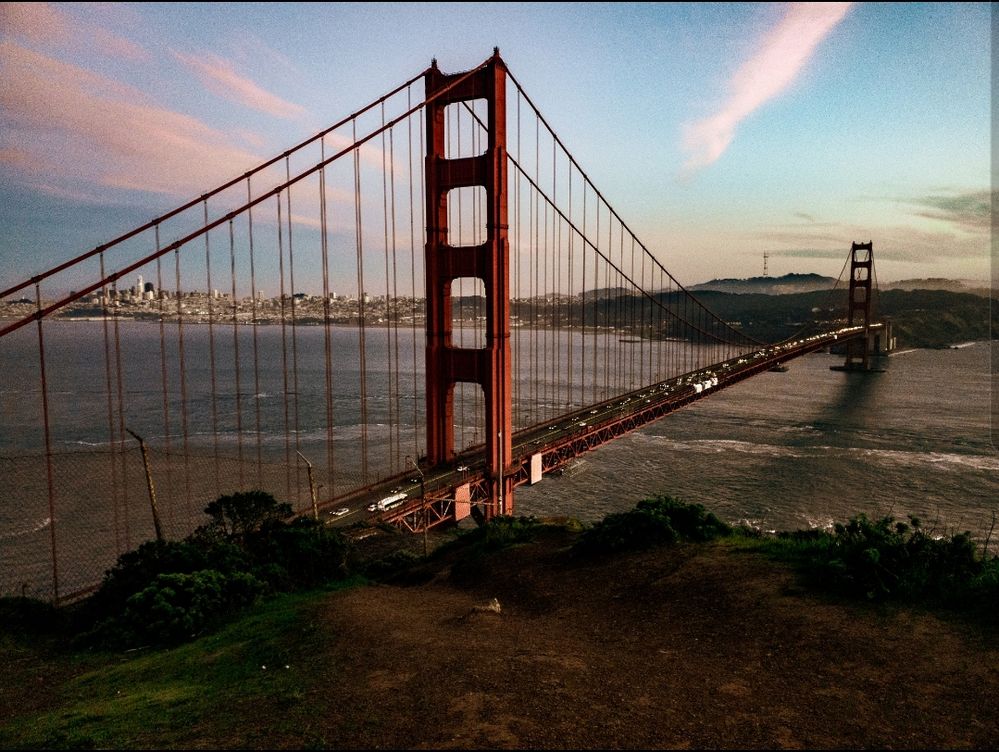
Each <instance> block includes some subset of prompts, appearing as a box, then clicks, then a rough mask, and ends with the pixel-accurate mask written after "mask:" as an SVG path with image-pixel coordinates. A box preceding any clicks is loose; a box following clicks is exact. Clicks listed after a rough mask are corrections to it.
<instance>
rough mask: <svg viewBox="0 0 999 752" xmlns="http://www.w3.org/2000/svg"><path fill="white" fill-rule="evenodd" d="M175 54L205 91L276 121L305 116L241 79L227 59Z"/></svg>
mask: <svg viewBox="0 0 999 752" xmlns="http://www.w3.org/2000/svg"><path fill="white" fill-rule="evenodd" d="M173 54H174V55H175V56H176V57H177V59H178V60H180V61H181V62H182V63H184V64H185V65H186V66H188V67H189V68H191V69H193V70H194V72H195V73H197V74H198V77H199V78H200V79H201V82H202V83H203V84H204V85H205V87H206V88H208V89H209V90H210V91H213V92H215V93H216V94H220V95H222V96H224V97H226V98H228V99H231V100H233V101H235V102H239V103H240V104H242V105H245V106H247V107H250V108H251V109H254V110H259V111H260V112H263V113H266V114H268V115H273V116H274V117H279V118H285V119H292V118H297V117H300V116H302V115H303V114H305V109H304V108H303V107H300V106H299V105H297V104H292V103H291V102H288V101H285V100H284V99H281V97H279V96H277V95H275V94H271V93H270V92H269V91H266V90H265V89H263V88H261V87H260V86H258V85H257V84H256V83H254V82H253V81H251V80H250V79H248V78H245V77H243V76H240V75H239V74H238V73H236V71H235V69H234V67H233V64H232V63H231V62H229V61H228V60H225V59H224V58H221V57H218V56H217V55H211V54H209V55H206V56H204V57H203V58H199V57H195V56H193V55H185V54H183V53H180V52H174V53H173Z"/></svg>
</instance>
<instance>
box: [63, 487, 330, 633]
mask: <svg viewBox="0 0 999 752" xmlns="http://www.w3.org/2000/svg"><path fill="white" fill-rule="evenodd" d="M205 511H206V513H207V514H209V515H210V516H211V517H212V521H211V522H210V523H209V524H207V525H203V526H202V527H199V528H198V529H197V530H196V531H195V532H194V533H193V534H191V535H190V536H188V537H187V538H186V539H184V540H183V541H150V542H148V543H143V544H142V545H141V546H139V547H138V548H137V549H135V550H134V551H129V552H128V553H125V554H122V555H121V556H120V557H119V558H118V561H117V563H116V564H115V566H114V567H112V568H111V569H110V570H108V572H107V573H106V574H105V576H104V580H103V582H102V583H101V586H100V588H99V589H98V590H97V592H96V593H95V594H94V595H93V596H92V597H91V598H89V599H87V601H85V602H84V603H83V604H82V605H81V607H80V608H78V609H76V610H75V631H76V632H77V633H80V634H81V637H80V638H79V642H81V643H82V644H86V645H94V644H98V645H103V646H106V647H117V646H122V645H130V644H136V643H143V644H145V643H150V644H152V643H155V644H167V643H171V642H176V641H177V640H180V639H186V637H185V636H190V635H191V634H196V633H200V632H202V631H204V630H206V629H209V628H212V627H213V626H215V625H216V624H217V623H219V621H220V620H221V619H222V618H223V617H225V616H228V615H231V614H235V613H237V612H238V611H239V610H240V609H242V608H243V607H245V606H246V605H248V604H249V603H252V602H253V600H254V599H255V598H256V597H257V596H258V595H260V594H261V593H262V592H264V590H265V589H270V590H274V591H281V590H294V589H299V588H307V587H314V586H316V585H320V584H322V583H325V582H327V581H330V580H335V579H343V578H344V577H346V576H348V574H349V572H348V568H347V553H348V546H347V542H346V540H345V539H344V538H343V536H341V535H340V534H339V533H338V532H335V531H334V530H332V529H329V528H326V527H324V526H323V525H321V524H320V523H318V522H316V521H314V520H312V519H297V520H293V521H292V522H290V523H289V522H285V521H284V520H283V517H284V516H285V515H287V514H290V512H291V507H290V506H289V505H287V504H278V503H277V501H275V500H274V498H273V497H272V496H271V495H270V494H266V493H263V492H260V491H252V492H248V493H239V494H233V495H232V496H222V497H220V498H219V499H218V500H217V501H214V502H212V503H211V504H209V505H208V506H207V507H206V510H205Z"/></svg>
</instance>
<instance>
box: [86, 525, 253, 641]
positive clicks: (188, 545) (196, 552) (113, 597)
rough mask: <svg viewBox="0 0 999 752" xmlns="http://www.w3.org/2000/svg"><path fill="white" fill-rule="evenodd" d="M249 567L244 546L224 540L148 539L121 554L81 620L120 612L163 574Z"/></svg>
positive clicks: (89, 619)
mask: <svg viewBox="0 0 999 752" xmlns="http://www.w3.org/2000/svg"><path fill="white" fill-rule="evenodd" d="M248 568H249V564H248V560H247V557H246V555H245V554H244V552H243V551H242V549H240V548H239V547H238V546H235V545H233V544H232V543H228V542H226V541H222V540H214V541H213V540H211V539H209V538H201V537H197V536H192V537H191V538H188V539H186V540H183V541H158V540H157V541H148V542H146V543H143V544H142V545H140V546H139V547H138V548H137V549H135V550H134V551H128V552H126V553H124V554H122V555H121V556H119V557H118V561H117V562H116V563H115V565H114V566H113V567H112V568H111V569H109V570H108V571H107V572H106V573H105V575H104V580H103V581H102V582H101V586H100V588H99V589H98V590H97V592H96V593H94V595H93V596H91V597H90V598H89V599H88V600H87V601H86V603H84V604H83V606H82V608H81V609H80V611H79V615H78V619H82V621H83V622H84V628H89V626H90V625H92V624H93V623H94V622H96V621H99V620H101V619H104V618H107V617H109V616H111V615H113V614H117V613H120V612H121V610H122V609H123V608H124V607H125V603H126V601H128V599H129V598H131V597H132V596H133V595H135V594H136V593H138V592H140V591H142V590H144V589H146V588H147V587H149V586H150V585H151V584H152V583H153V582H154V581H155V580H156V578H157V577H158V576H160V575H162V574H190V573H191V572H196V571H199V570H202V569H215V570H218V571H221V572H224V573H233V572H237V571H241V570H246V569H248Z"/></svg>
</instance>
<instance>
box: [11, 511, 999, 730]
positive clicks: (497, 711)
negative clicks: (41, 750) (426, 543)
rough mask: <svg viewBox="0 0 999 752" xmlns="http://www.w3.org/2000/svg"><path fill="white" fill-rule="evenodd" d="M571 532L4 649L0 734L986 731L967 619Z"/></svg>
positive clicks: (707, 552) (740, 564) (725, 557)
mask: <svg viewBox="0 0 999 752" xmlns="http://www.w3.org/2000/svg"><path fill="white" fill-rule="evenodd" d="M572 539H573V534H572V533H570V532H567V531H565V530H563V529H560V528H556V529H553V530H551V531H550V532H548V533H546V534H545V535H544V536H542V538H541V539H540V540H538V541H535V542H533V543H530V544H526V545H520V546H515V547H513V548H509V549H505V550H500V551H496V552H492V553H489V552H479V553H477V554H476V555H475V556H472V557H469V556H467V555H465V556H462V555H460V552H455V555H454V556H444V557H441V558H440V560H438V561H435V562H433V563H432V564H431V565H428V566H426V567H424V568H422V569H419V568H418V569H417V570H415V571H411V572H410V573H409V574H406V575H405V576H404V577H403V578H402V579H396V580H393V581H391V583H390V584H382V585H373V586H364V587H356V588H352V589H348V590H344V591H340V592H332V593H321V594H317V595H314V596H311V597H309V598H305V599H303V598H301V597H299V598H297V599H296V600H294V601H289V603H291V604H292V605H291V606H290V607H289V608H286V609H284V610H276V611H275V610H274V609H272V610H271V612H269V613H274V614H276V616H274V617H273V618H274V619H277V622H275V623H274V624H272V623H271V622H269V621H267V619H268V618H271V617H260V616H256V617H251V619H255V620H256V621H251V622H250V626H249V627H247V626H245V625H243V626H241V625H235V626H234V627H230V628H229V629H228V630H227V631H225V632H222V633H220V634H219V635H216V636H213V637H208V638H203V639H202V640H200V641H198V642H196V643H194V644H192V645H188V646H183V647H181V648H177V649H175V650H173V651H162V652H158V653H150V654H148V655H144V654H143V652H142V651H139V652H138V653H134V654H128V655H115V656H111V657H108V658H100V657H97V658H94V659H93V661H92V662H90V663H89V664H87V665H85V666H80V665H76V667H75V668H74V669H73V670H70V671H66V673H65V676H66V678H65V679H61V678H59V675H58V672H57V673H56V674H55V676H56V679H52V678H51V677H52V676H53V673H52V668H53V665H52V664H51V663H49V664H45V665H46V667H47V671H48V673H45V675H44V676H45V677H50V678H48V679H46V678H44V677H43V676H42V675H41V674H40V673H39V675H37V676H36V673H37V672H36V666H41V665H42V664H39V663H38V661H39V660H49V658H48V657H46V656H32V655H30V654H22V655H19V658H18V659H19V660H20V661H21V662H20V663H18V664H17V671H16V674H14V675H9V678H8V679H6V680H4V681H5V682H6V683H9V682H11V681H17V682H19V683H18V684H17V687H11V686H6V687H5V689H4V691H3V693H0V697H2V698H3V699H4V700H6V703H0V729H6V730H0V746H4V747H8V746H17V745H23V744H27V745H29V746H36V747H37V746H52V745H53V744H54V745H55V746H81V745H83V746H86V745H87V744H88V743H89V744H90V745H91V746H98V747H106V748H107V747H110V748H123V747H128V746H139V747H185V746H188V747H195V748H197V747H245V746H250V747H256V748H266V747H284V748H290V747H301V746H310V747H337V748H379V747H381V748H476V747H478V748H482V747H485V748H541V749H559V748H591V749H604V748H635V747H640V748H645V747H659V748H705V747H730V748H746V747H748V748H774V747H779V748H844V747H845V748H860V747H880V748H897V747H901V748H930V747H944V748H955V747H978V748H984V747H991V746H993V745H994V743H995V740H996V739H999V647H997V643H996V642H995V640H994V635H993V636H991V637H990V636H989V635H988V634H987V633H985V632H983V631H982V628H981V627H975V626H969V625H964V624H961V623H960V622H955V621H951V620H944V619H942V618H940V617H938V616H935V615H933V614H928V613H925V612H919V611H913V610H909V609H898V608H891V609H889V608H887V607H876V606H872V605H868V604H863V603H860V604H858V603H855V602H854V603H850V602H841V601H836V600H830V599H829V598H827V597H822V596H817V595H812V594H810V593H808V592H806V591H804V590H803V589H802V588H800V587H799V586H798V585H797V584H796V581H795V578H794V575H793V574H791V572H790V570H788V569H786V568H784V566H783V565H780V564H775V563H774V562H772V561H770V560H769V559H767V558H765V557H764V556H763V555H762V554H761V553H760V552H759V550H758V549H756V548H754V544H753V543H752V542H746V541H740V540H739V539H730V540H728V541H723V542H717V543H710V544H700V545H696V544H684V545H680V546H677V547H675V548H668V549H655V550H651V551H646V552H642V553H631V554H621V555H616V556H613V557H611V558H607V559H598V560H594V561H589V562H586V563H580V562H576V561H574V560H573V559H571V558H570V557H569V556H568V554H567V552H566V546H567V545H568V544H569V543H570V542H571V540H572ZM494 598H495V599H496V600H497V601H498V603H499V611H498V612H497V611H495V610H493V609H492V608H490V604H491V603H492V599H494ZM244 621H245V620H244ZM241 624H243V623H241ZM265 666H266V668H265ZM40 671H41V669H40V668H39V669H38V672H40ZM74 673H76V674H81V675H79V676H77V677H76V678H69V677H70V676H71V675H72V674H74ZM59 682H62V683H59ZM36 688H37V689H42V690H44V691H42V692H33V690H34V689H36ZM18 691H20V692H23V693H24V694H25V696H29V695H30V696H31V698H32V699H31V700H30V702H28V703H27V705H25V704H22V703H19V702H18V701H17V699H16V693H17V692H18ZM12 693H13V694H12ZM116 693H117V694H116ZM67 719H68V720H67Z"/></svg>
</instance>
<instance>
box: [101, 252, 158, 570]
mask: <svg viewBox="0 0 999 752" xmlns="http://www.w3.org/2000/svg"><path fill="white" fill-rule="evenodd" d="M157 235H158V233H157ZM157 245H158V241H157ZM100 263H101V279H102V280H103V279H107V277H106V276H105V273H104V252H103V251H102V252H101V254H100ZM156 266H157V271H158V270H159V260H158V259H157V261H156ZM157 287H160V283H159V282H157ZM162 307H163V304H162V302H161V303H160V358H161V362H163V363H164V369H165V368H166V365H165V361H163V360H162V359H163V313H162ZM101 310H102V312H103V320H104V376H105V381H106V386H107V398H108V399H107V402H108V446H109V447H111V450H112V451H111V452H109V454H108V457H109V458H110V459H111V463H110V465H111V504H112V507H113V509H114V514H113V517H114V545H115V553H117V554H120V553H121V533H120V531H119V529H118V526H119V522H118V469H117V464H116V463H115V456H114V408H113V406H112V405H113V402H112V397H111V344H110V341H109V339H108V293H107V286H106V285H101ZM163 374H164V381H163V384H164V386H163V390H164V395H163V411H164V412H163V419H164V426H167V425H168V424H167V423H166V405H167V403H166V371H165V370H164V372H163ZM164 433H165V434H166V435H167V442H169V440H170V439H169V436H170V431H169V429H168V428H166V427H165V428H164ZM169 446H170V445H169V443H168V444H167V447H168V449H169ZM167 466H168V467H169V463H168V465H167Z"/></svg>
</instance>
